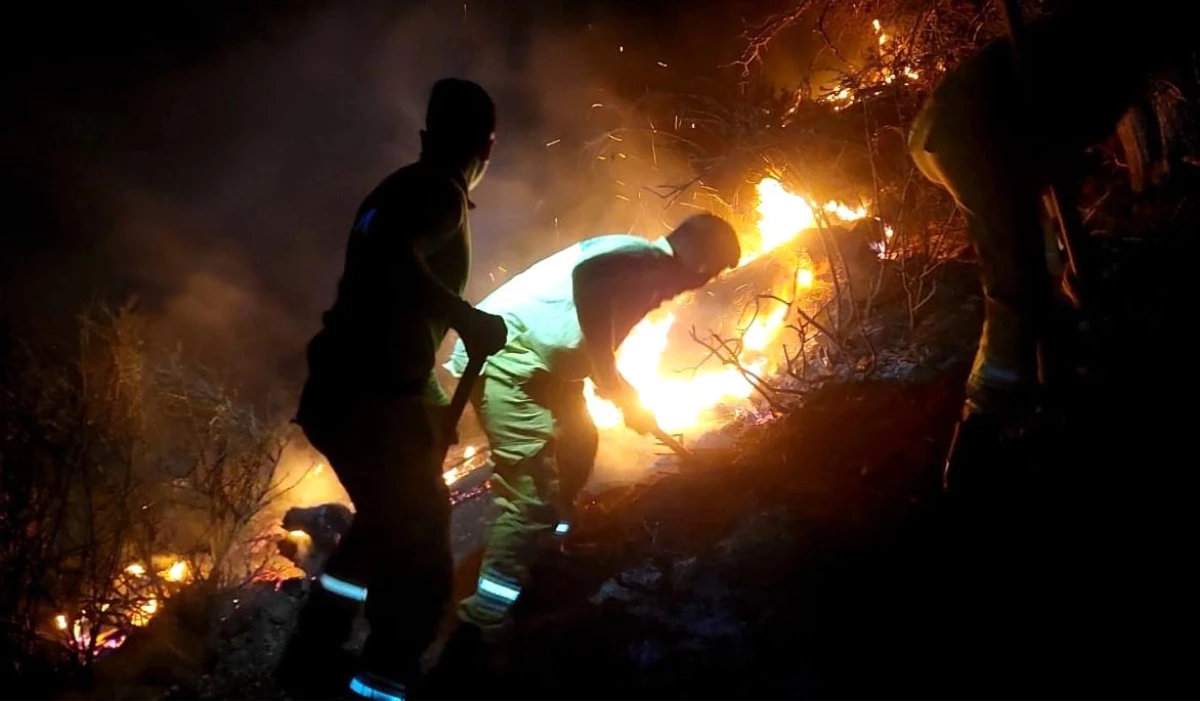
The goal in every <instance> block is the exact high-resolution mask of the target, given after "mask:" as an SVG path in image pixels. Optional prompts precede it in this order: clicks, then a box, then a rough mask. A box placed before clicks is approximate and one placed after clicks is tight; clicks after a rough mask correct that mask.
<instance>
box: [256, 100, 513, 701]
mask: <svg viewBox="0 0 1200 701" xmlns="http://www.w3.org/2000/svg"><path fill="white" fill-rule="evenodd" d="M495 122H496V117H495V107H494V105H493V102H492V100H491V98H490V97H489V95H488V94H487V92H486V91H485V90H484V89H483V88H482V87H480V86H479V85H477V84H475V83H472V82H469V81H465V80H459V79H453V78H451V79H445V80H441V81H438V82H437V83H436V84H435V85H434V87H433V91H432V93H431V95H430V99H429V107H428V111H427V114H426V121H425V130H424V131H422V132H421V156H420V159H419V160H418V161H417V162H416V163H413V164H411V165H408V166H405V167H403V168H401V169H400V170H398V171H396V172H395V173H393V174H392V175H390V176H388V177H387V178H386V179H385V180H384V181H383V182H382V183H380V184H379V186H378V187H376V188H375V190H374V191H373V192H372V193H371V194H370V195H368V196H367V198H366V200H365V201H364V202H363V204H362V206H361V207H360V208H359V210H358V213H357V215H356V217H355V220H354V224H353V228H352V229H351V231H350V238H349V243H348V245H347V248H346V259H345V269H344V272H343V275H342V278H341V280H340V282H339V284H338V291H337V299H336V301H335V302H334V304H333V307H332V308H331V309H330V310H329V311H328V312H326V313H325V315H324V318H323V328H322V329H321V331H320V332H319V333H318V334H317V335H316V336H315V337H314V338H313V339H312V341H311V342H310V343H309V346H308V365H309V377H308V381H307V383H306V384H305V386H304V390H303V392H302V395H301V398H300V407H299V410H298V412H297V415H296V422H297V423H298V424H299V425H300V426H301V428H303V430H304V433H305V435H306V436H307V437H308V439H309V441H310V442H311V443H312V445H313V446H314V447H315V448H316V449H317V450H319V451H321V453H322V454H324V455H325V457H326V458H327V459H328V460H329V463H330V465H331V466H332V467H333V470H334V471H335V472H336V473H337V476H338V479H339V480H341V482H342V485H343V486H344V487H345V489H346V492H347V493H348V494H349V495H350V498H351V500H352V501H353V502H354V507H355V516H354V522H353V524H352V525H351V527H350V530H349V531H348V532H347V534H346V535H345V537H344V538H343V539H342V541H341V542H340V544H339V546H338V548H337V550H336V552H335V553H334V554H333V555H332V556H331V558H330V560H329V563H328V565H327V567H326V569H325V572H324V573H323V574H322V575H321V577H320V578H319V579H318V580H317V582H315V583H314V586H313V590H312V592H311V594H310V596H309V599H308V602H307V603H306V605H305V607H304V609H303V611H302V612H301V614H300V617H299V621H298V623H297V630H296V632H295V634H294V635H293V637H292V639H291V640H290V641H289V643H288V647H287V649H286V650H285V652H284V656H283V659H282V660H281V662H280V666H279V668H278V670H277V678H278V680H279V682H280V684H281V686H283V687H284V689H285V690H286V691H288V693H289V694H291V695H293V696H295V697H299V698H329V697H331V696H335V695H340V694H344V693H345V692H346V691H347V689H348V690H349V691H350V692H353V693H354V694H357V695H359V696H364V697H368V698H380V699H391V698H396V699H402V698H404V697H405V693H406V689H407V688H408V687H410V686H411V684H412V683H413V681H414V680H415V677H416V676H417V675H418V674H419V670H420V657H421V654H422V653H423V651H424V649H425V648H426V646H427V645H428V644H429V643H430V641H432V640H433V638H434V636H435V634H436V631H437V627H438V623H439V621H440V619H441V617H442V613H443V611H444V609H445V606H446V604H447V603H448V600H449V598H450V592H451V586H452V567H453V564H452V560H451V554H450V542H449V527H450V503H449V498H448V494H447V491H446V486H445V483H444V482H443V480H442V474H441V465H440V459H439V458H440V455H441V451H440V450H439V448H440V447H444V444H445V441H446V440H447V439H448V436H444V435H440V434H441V433H443V427H444V423H443V422H442V421H441V417H442V416H443V415H444V409H445V407H446V405H447V404H448V401H447V396H446V394H445V392H444V391H443V390H442V388H441V387H440V385H439V384H438V382H437V380H436V378H435V376H434V374H433V368H434V359H435V354H436V352H437V349H438V346H439V345H440V344H441V342H442V340H443V338H444V337H445V335H446V333H447V331H448V330H449V329H451V328H452V329H454V330H455V331H457V332H458V334H459V336H460V337H461V339H462V340H463V343H464V344H465V345H466V348H467V352H468V353H470V354H471V355H473V356H474V355H484V356H486V355H490V354H492V353H494V352H496V351H498V350H500V349H501V348H503V346H504V344H505V341H506V339H507V329H506V327H505V324H504V321H503V319H501V318H500V317H499V316H494V315H492V314H488V313H485V312H482V311H479V310H477V309H475V308H473V307H472V306H471V305H470V304H468V303H467V302H465V301H463V299H462V293H463V289H464V288H465V286H466V282H467V276H468V272H469V268H470V253H471V244H470V231H469V228H468V224H467V211H468V209H469V208H471V207H472V206H473V205H472V204H471V202H470V201H469V199H468V196H467V195H468V192H470V190H471V189H473V188H474V187H475V186H476V185H477V184H478V183H479V181H480V180H481V179H482V178H483V175H484V172H485V171H486V170H487V166H488V160H489V157H490V155H491V151H492V146H493V144H494V143H495ZM368 586H369V587H370V589H369V592H370V596H369V597H368ZM364 603H365V609H366V617H367V620H368V622H369V623H370V626H371V633H370V636H369V637H368V639H367V641H366V643H365V645H364V647H363V651H362V655H361V657H360V659H359V660H358V661H357V665H354V663H353V662H352V661H351V660H350V659H349V658H348V655H347V653H345V651H344V649H343V645H344V644H345V643H346V641H347V639H348V638H349V635H350V632H351V628H352V625H353V622H354V618H355V616H356V614H357V612H358V609H359V607H360V606H362V605H363V604H364ZM355 667H357V668H355Z"/></svg>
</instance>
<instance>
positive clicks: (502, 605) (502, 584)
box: [475, 572, 521, 613]
mask: <svg viewBox="0 0 1200 701" xmlns="http://www.w3.org/2000/svg"><path fill="white" fill-rule="evenodd" d="M520 596H521V587H520V586H519V585H518V584H517V583H516V582H515V581H514V580H512V579H509V578H508V577H505V576H503V575H499V574H496V573H494V572H485V573H481V574H480V575H479V582H478V583H477V584H476V587H475V597H476V599H477V600H478V602H479V603H480V604H482V605H483V606H484V607H486V608H488V609H490V610H492V611H495V612H496V613H505V612H507V611H508V609H509V608H511V607H512V605H513V604H514V603H516V601H517V599H518V598H519V597H520Z"/></svg>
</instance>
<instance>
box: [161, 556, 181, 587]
mask: <svg viewBox="0 0 1200 701" xmlns="http://www.w3.org/2000/svg"><path fill="white" fill-rule="evenodd" d="M159 574H161V575H162V577H163V579H165V580H167V581H168V582H182V581H183V580H184V579H185V578H186V577H187V575H188V566H187V563H186V562H184V561H183V560H176V561H175V563H174V564H172V565H171V566H170V567H168V568H167V570H166V572H165V573H162V572H160V573H159Z"/></svg>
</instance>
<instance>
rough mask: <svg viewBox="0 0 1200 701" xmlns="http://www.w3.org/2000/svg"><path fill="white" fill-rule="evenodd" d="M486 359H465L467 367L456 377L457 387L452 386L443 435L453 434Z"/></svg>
mask: <svg viewBox="0 0 1200 701" xmlns="http://www.w3.org/2000/svg"><path fill="white" fill-rule="evenodd" d="M486 361H487V358H469V359H468V360H467V369H466V370H464V371H463V374H462V377H460V378H459V379H458V387H455V388H454V397H453V398H451V399H450V411H449V412H447V413H446V433H445V435H447V436H453V435H454V434H455V430H456V429H457V428H458V422H459V420H461V419H462V415H463V412H464V411H466V408H467V402H468V401H470V399H471V390H473V389H474V388H475V381H476V380H478V379H479V374H480V373H481V372H483V364H484V363H485V362H486Z"/></svg>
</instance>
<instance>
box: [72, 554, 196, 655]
mask: <svg viewBox="0 0 1200 701" xmlns="http://www.w3.org/2000/svg"><path fill="white" fill-rule="evenodd" d="M154 559H155V560H156V561H159V562H160V563H162V564H165V563H168V562H169V563H170V564H167V565H166V566H165V567H162V568H161V569H158V570H156V571H155V570H151V569H149V568H147V566H146V565H145V564H144V563H142V562H132V563H130V564H129V565H128V566H126V567H125V569H124V570H123V571H122V572H121V574H120V575H118V577H117V578H116V580H115V581H114V582H113V583H112V592H111V596H109V597H106V598H108V599H109V601H108V602H105V603H100V604H98V605H97V606H96V607H95V610H94V611H92V612H89V611H86V610H82V611H79V612H78V614H71V613H59V614H57V615H55V616H54V627H55V628H56V629H57V630H58V631H60V634H61V635H63V636H64V637H65V639H66V644H67V646H68V647H70V648H72V649H73V650H75V651H77V652H78V653H80V654H84V655H86V654H87V653H88V651H89V650H90V651H91V654H92V655H99V654H100V653H102V652H104V651H105V650H112V649H115V648H118V647H120V646H121V645H122V643H124V642H125V638H126V631H127V630H128V628H129V626H133V627H137V628H141V627H144V626H146V625H147V624H149V623H150V620H151V619H152V618H154V616H155V615H156V614H157V613H158V612H159V610H160V608H161V606H162V599H163V598H166V597H169V596H170V595H171V594H172V593H174V592H175V591H177V590H178V588H179V587H180V586H182V585H185V584H187V583H189V582H191V580H192V571H191V567H190V566H189V565H188V563H187V562H186V561H185V560H182V559H179V558H175V557H173V556H162V557H156V558H154ZM93 638H94V640H93Z"/></svg>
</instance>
